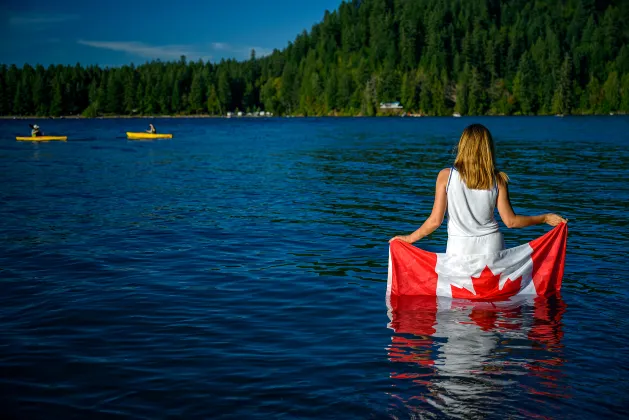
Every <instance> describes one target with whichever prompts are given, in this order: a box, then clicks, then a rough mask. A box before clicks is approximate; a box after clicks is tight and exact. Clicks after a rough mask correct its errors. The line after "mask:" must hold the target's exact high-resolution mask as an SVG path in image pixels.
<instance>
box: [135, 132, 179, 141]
mask: <svg viewBox="0 0 629 420" xmlns="http://www.w3.org/2000/svg"><path fill="white" fill-rule="evenodd" d="M127 137H128V138H130V139H132V140H144V139H172V138H173V135H172V134H151V133H127Z"/></svg>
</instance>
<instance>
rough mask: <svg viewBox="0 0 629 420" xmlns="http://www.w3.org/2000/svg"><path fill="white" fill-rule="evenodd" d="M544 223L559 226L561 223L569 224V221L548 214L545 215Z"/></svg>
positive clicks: (556, 215)
mask: <svg viewBox="0 0 629 420" xmlns="http://www.w3.org/2000/svg"><path fill="white" fill-rule="evenodd" d="M544 223H546V224H549V225H551V226H557V225H558V224H560V223H568V219H564V218H563V217H561V216H559V215H558V214H553V213H548V214H546V215H544Z"/></svg>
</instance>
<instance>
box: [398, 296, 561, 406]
mask: <svg viewBox="0 0 629 420" xmlns="http://www.w3.org/2000/svg"><path fill="white" fill-rule="evenodd" d="M566 306H567V305H566V304H565V302H564V301H563V300H562V299H561V297H552V298H537V299H535V300H533V299H528V300H521V301H517V302H470V301H459V300H452V299H445V298H435V297H429V296H421V297H405V298H402V299H401V300H399V301H397V302H395V304H394V307H396V308H397V309H396V310H390V311H389V318H390V323H389V325H388V326H389V328H391V329H392V330H393V331H394V332H395V334H394V335H393V336H392V337H391V344H390V345H389V347H388V348H387V355H388V358H389V361H390V362H393V363H392V364H391V369H392V371H391V375H390V378H391V380H392V386H393V389H394V391H393V392H392V393H391V397H392V401H393V406H392V409H393V410H394V411H397V410H400V409H401V410H403V411H407V412H411V413H417V414H419V415H422V414H428V413H443V414H447V415H449V416H455V417H458V416H463V417H468V416H473V415H474V413H475V414H479V415H480V414H482V413H487V410H488V408H489V406H495V408H496V410H500V412H503V413H513V414H516V415H524V416H527V415H529V414H530V412H529V411H528V410H527V407H529V406H531V404H535V401H536V400H537V399H538V398H544V401H545V404H546V405H547V406H549V407H552V401H553V400H556V399H566V398H571V395H570V387H569V386H568V385H567V384H566V381H565V375H564V374H563V372H562V366H563V365H564V364H565V363H566V360H565V356H564V348H563V344H562V337H563V324H562V316H563V314H564V313H565V311H566ZM516 377H517V382H516ZM534 412H539V410H535V411H534Z"/></svg>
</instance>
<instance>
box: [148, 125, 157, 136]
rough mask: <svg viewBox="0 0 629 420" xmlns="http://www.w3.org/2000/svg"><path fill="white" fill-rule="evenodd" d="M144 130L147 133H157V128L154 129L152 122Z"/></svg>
mask: <svg viewBox="0 0 629 420" xmlns="http://www.w3.org/2000/svg"><path fill="white" fill-rule="evenodd" d="M146 132H147V133H149V134H157V130H156V129H155V127H154V126H153V124H149V129H148V130H146Z"/></svg>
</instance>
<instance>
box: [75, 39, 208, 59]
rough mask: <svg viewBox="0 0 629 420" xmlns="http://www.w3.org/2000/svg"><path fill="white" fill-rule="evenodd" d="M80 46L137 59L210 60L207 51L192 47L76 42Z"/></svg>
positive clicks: (132, 42)
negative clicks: (184, 57) (116, 52)
mask: <svg viewBox="0 0 629 420" xmlns="http://www.w3.org/2000/svg"><path fill="white" fill-rule="evenodd" d="M77 42H78V43H79V44H81V45H87V46H88V47H93V48H101V49H105V50H111V51H120V52H124V53H127V54H130V55H135V56H138V57H144V58H151V59H157V58H160V59H164V60H174V59H178V58H179V57H181V56H182V55H185V56H186V57H187V58H188V59H190V60H197V59H199V58H202V59H206V60H208V59H210V58H212V57H211V55H209V54H208V52H207V51H201V50H199V49H198V48H197V47H195V46H194V45H149V44H145V43H143V42H135V41H130V42H106V41H85V40H79V41H77Z"/></svg>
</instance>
